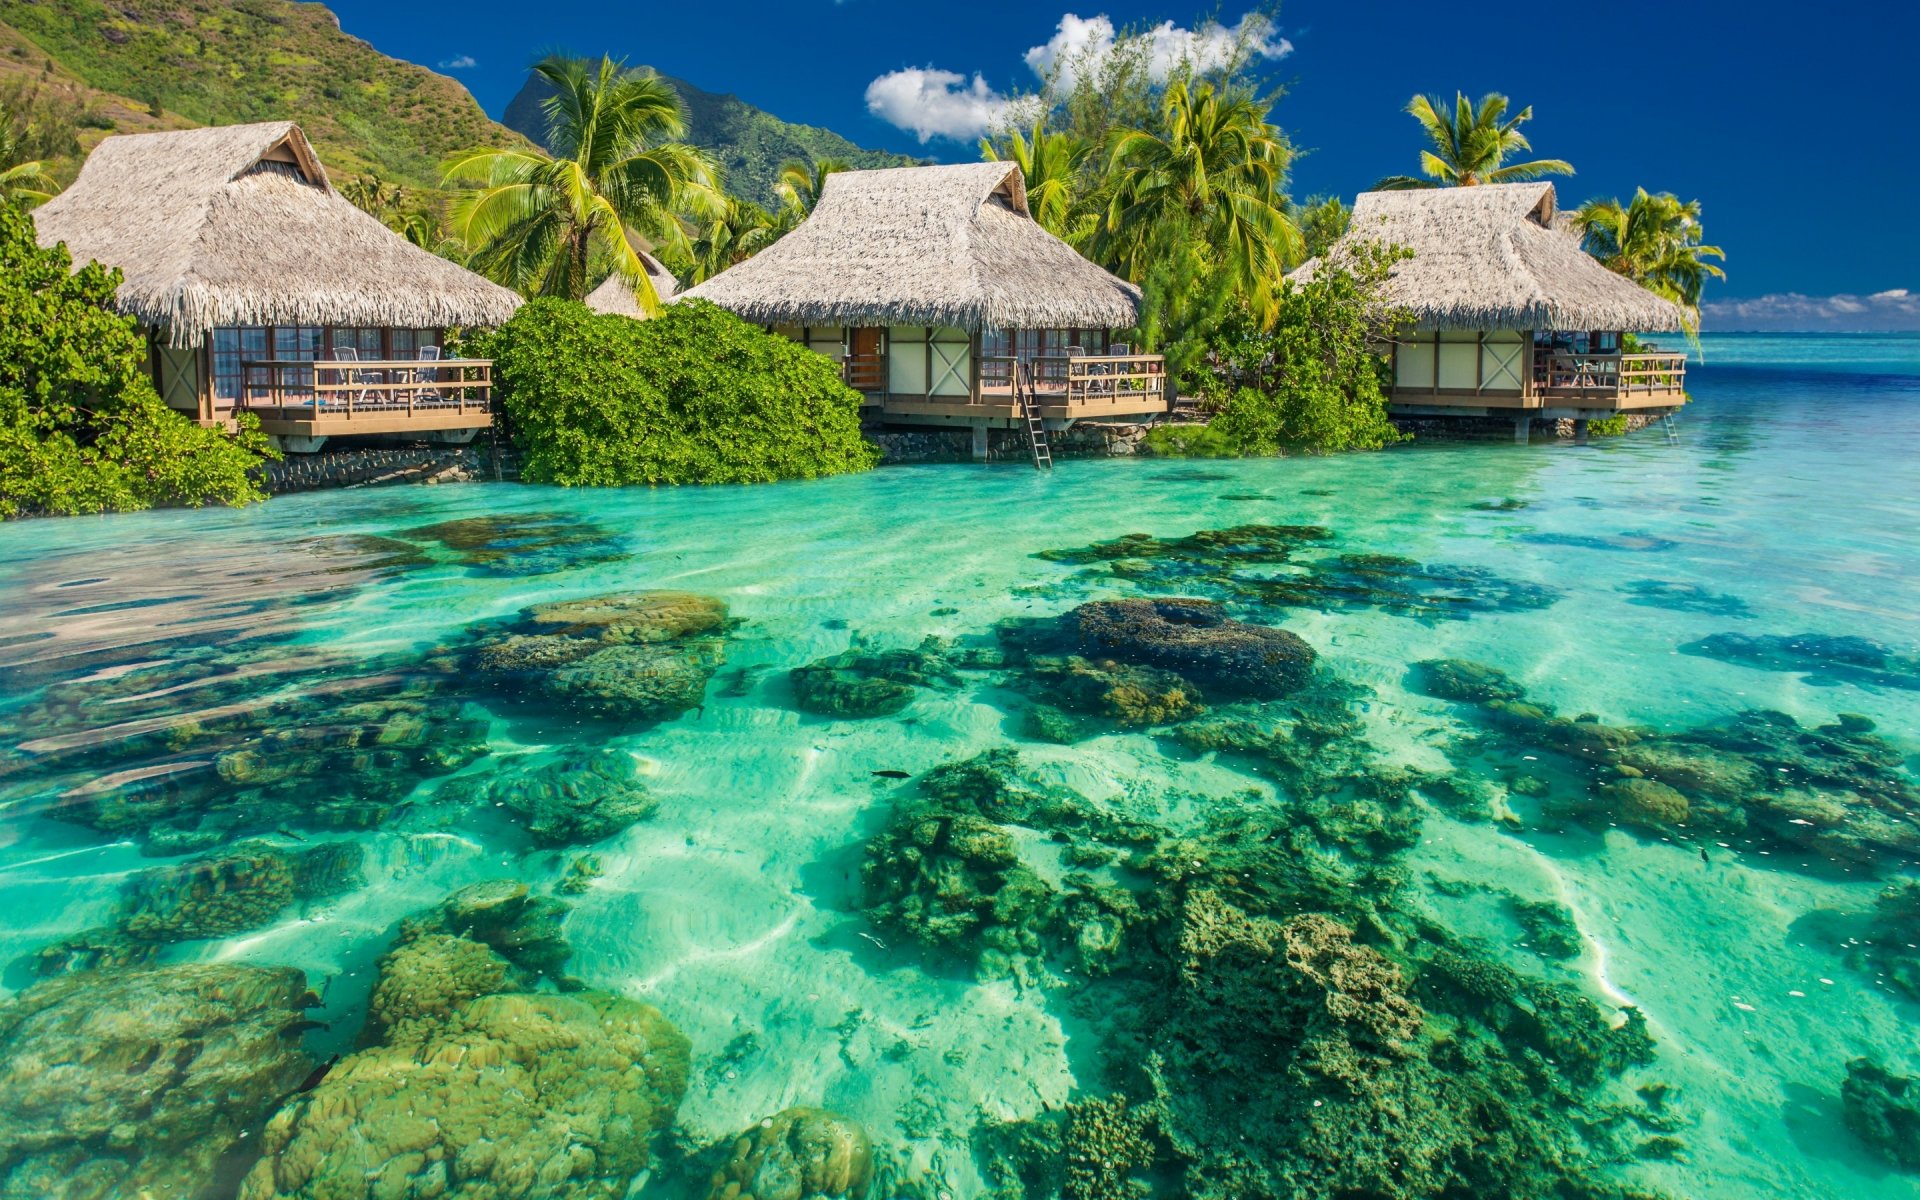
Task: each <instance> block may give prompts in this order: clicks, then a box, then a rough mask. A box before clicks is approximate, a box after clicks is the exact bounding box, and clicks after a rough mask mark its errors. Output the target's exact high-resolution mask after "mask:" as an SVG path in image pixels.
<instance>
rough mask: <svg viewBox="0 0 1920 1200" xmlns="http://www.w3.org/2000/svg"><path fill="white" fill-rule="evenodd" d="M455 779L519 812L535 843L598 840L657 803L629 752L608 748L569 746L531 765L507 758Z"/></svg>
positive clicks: (483, 799)
mask: <svg viewBox="0 0 1920 1200" xmlns="http://www.w3.org/2000/svg"><path fill="white" fill-rule="evenodd" d="M458 782H459V783H460V784H462V785H463V786H461V787H459V788H458V789H456V792H457V794H458V795H460V796H461V797H463V798H466V799H470V800H471V801H472V802H473V803H476V804H492V805H498V806H500V807H502V808H504V809H506V810H508V811H509V812H512V813H513V814H514V815H515V816H517V817H519V818H520V819H521V822H522V824H523V825H524V827H525V828H526V831H527V834H528V836H529V837H531V838H532V839H533V843H534V845H536V846H575V845H583V844H585V843H588V842H597V841H599V840H601V839H602V838H607V837H612V836H613V835H614V834H616V833H619V832H620V831H621V830H623V829H625V828H627V827H628V826H629V825H632V824H634V823H635V822H637V821H643V820H645V819H647V818H648V817H650V816H652V815H653V814H654V813H655V812H656V811H657V810H658V809H659V807H660V802H659V801H658V800H656V799H655V798H654V797H653V795H652V793H650V792H649V791H648V790H647V786H646V784H645V783H643V782H641V779H640V765H639V763H637V762H636V761H635V760H634V757H633V755H631V754H629V753H627V752H626V751H624V750H617V749H612V748H601V749H598V750H584V749H574V750H568V751H565V752H563V753H562V754H560V755H559V756H558V757H555V758H551V759H546V760H535V765H528V764H527V763H526V762H525V761H518V762H512V761H510V762H507V763H504V764H502V766H501V767H500V769H499V770H498V771H497V772H495V773H494V774H491V775H484V776H469V777H467V778H466V779H462V780H460V781H458Z"/></svg>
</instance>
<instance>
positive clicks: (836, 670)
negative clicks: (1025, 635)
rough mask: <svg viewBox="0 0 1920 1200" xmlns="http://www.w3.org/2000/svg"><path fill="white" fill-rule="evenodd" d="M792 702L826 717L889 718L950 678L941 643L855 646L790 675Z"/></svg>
mask: <svg viewBox="0 0 1920 1200" xmlns="http://www.w3.org/2000/svg"><path fill="white" fill-rule="evenodd" d="M787 677H788V679H789V681H790V682H791V683H792V685H793V701H794V704H795V706H796V707H798V708H799V709H800V710H801V711H802V712H809V713H814V714H816V715H819V716H823V717H851V718H862V717H890V716H892V715H893V714H895V713H897V712H900V711H901V710H902V709H904V708H906V707H907V705H909V704H911V703H913V700H914V697H915V696H917V695H918V694H919V689H920V688H923V687H929V686H932V685H934V684H936V683H940V682H943V681H945V680H947V679H948V678H950V677H951V673H950V671H949V668H948V667H947V664H946V662H945V660H944V658H943V657H942V655H941V653H940V647H939V646H938V644H937V643H934V642H932V641H931V640H929V643H928V644H926V645H923V646H921V647H920V648H919V649H917V650H874V649H870V648H868V647H866V646H861V645H855V646H854V647H852V648H851V649H848V650H843V651H841V652H840V653H838V654H832V655H828V656H827V657H826V658H822V659H816V660H815V661H813V662H810V663H808V664H807V665H806V666H804V667H795V668H794V669H793V670H792V671H790V672H788V676H787Z"/></svg>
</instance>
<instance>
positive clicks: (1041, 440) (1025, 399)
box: [1014, 363, 1053, 471]
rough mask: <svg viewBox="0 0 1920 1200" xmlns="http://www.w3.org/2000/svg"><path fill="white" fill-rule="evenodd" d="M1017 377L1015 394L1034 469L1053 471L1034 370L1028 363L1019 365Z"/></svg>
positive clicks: (1051, 455) (1050, 448)
mask: <svg viewBox="0 0 1920 1200" xmlns="http://www.w3.org/2000/svg"><path fill="white" fill-rule="evenodd" d="M1018 371H1019V373H1018V375H1016V376H1015V387H1014V393H1015V397H1016V399H1018V400H1019V402H1020V415H1021V419H1022V420H1024V421H1025V422H1026V428H1027V452H1028V453H1029V454H1031V455H1033V469H1034V470H1036V471H1051V470H1053V449H1052V447H1050V446H1049V445H1048V444H1047V426H1046V423H1045V422H1044V421H1042V420H1041V419H1040V404H1039V401H1038V399H1037V397H1036V396H1035V395H1034V386H1033V369H1032V366H1031V365H1030V364H1028V363H1021V364H1019V368H1018Z"/></svg>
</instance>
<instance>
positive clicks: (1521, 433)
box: [1513, 413, 1533, 446]
mask: <svg viewBox="0 0 1920 1200" xmlns="http://www.w3.org/2000/svg"><path fill="white" fill-rule="evenodd" d="M1532 432H1533V418H1532V417H1529V416H1527V415H1526V414H1524V413H1522V414H1521V415H1520V416H1517V417H1515V418H1514V419H1513V440H1514V443H1515V444H1516V445H1521V446H1524V445H1526V444H1527V441H1528V437H1529V435H1530V434H1532Z"/></svg>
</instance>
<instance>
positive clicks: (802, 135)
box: [501, 74, 918, 209]
mask: <svg viewBox="0 0 1920 1200" xmlns="http://www.w3.org/2000/svg"><path fill="white" fill-rule="evenodd" d="M661 79H663V80H665V81H666V83H667V84H668V85H669V86H670V87H672V88H673V90H674V91H676V92H678V93H679V95H680V100H681V103H682V104H683V105H684V106H685V108H686V116H687V132H686V140H687V142H688V144H690V145H694V146H698V147H700V148H701V149H703V150H706V151H707V152H709V153H710V154H712V155H713V157H714V159H715V161H717V162H718V163H719V165H720V171H721V177H722V178H723V179H725V180H726V183H727V188H728V189H729V190H730V191H732V192H733V194H734V195H736V196H740V197H742V198H744V199H746V200H750V201H752V202H753V203H756V204H759V205H760V206H762V207H764V208H773V209H778V208H779V207H780V206H781V204H782V198H781V196H780V193H779V187H778V185H779V183H780V178H781V171H782V168H783V167H785V165H786V164H788V163H790V162H793V161H795V160H802V161H805V162H809V163H811V162H817V161H823V160H835V161H839V162H843V163H845V164H846V165H847V166H848V167H849V168H851V169H854V170H871V169H872V168H875V167H910V166H912V165H913V164H914V163H915V162H917V161H918V160H917V159H913V158H909V157H907V156H906V155H904V154H893V153H889V152H888V151H885V150H863V149H861V148H860V147H859V146H856V145H854V144H853V143H852V142H850V141H848V140H847V139H846V138H843V137H841V136H840V135H839V134H837V133H835V132H833V131H832V130H831V129H818V128H815V127H814V126H811V125H796V124H793V123H792V122H789V121H782V120H781V119H780V118H779V117H776V116H774V115H773V114H772V113H769V112H765V111H762V110H761V109H758V108H755V107H754V106H753V105H751V104H748V103H747V102H746V101H744V100H742V99H740V98H739V97H738V96H728V95H721V94H718V93H715V92H706V91H702V90H700V89H699V88H697V87H695V86H693V85H692V84H690V83H688V82H687V81H685V80H684V79H675V78H673V77H672V76H669V75H662V76H661ZM552 94H553V88H552V85H551V84H549V83H548V82H547V81H546V80H544V79H542V78H541V77H540V76H539V75H538V74H535V75H532V76H530V77H529V78H528V79H527V82H526V85H525V86H524V87H522V88H521V89H520V93H519V95H517V96H515V97H514V98H513V101H512V102H511V103H510V104H508V105H507V111H506V113H505V114H504V115H503V116H502V117H501V120H502V122H503V123H504V124H505V125H506V126H507V127H508V128H510V129H514V130H518V131H519V132H520V133H522V134H525V135H526V136H527V137H528V138H530V139H532V140H533V141H535V142H539V143H541V144H543V145H544V144H546V122H545V119H544V115H543V112H542V109H541V105H542V104H543V103H545V101H546V100H547V98H548V97H549V96H551V95H552ZM549 148H550V149H551V148H552V147H549Z"/></svg>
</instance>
